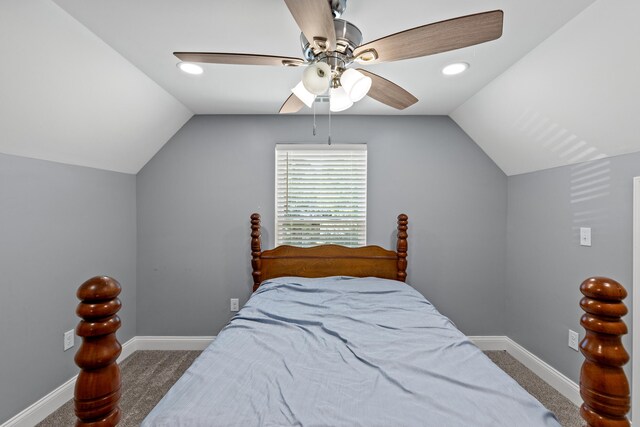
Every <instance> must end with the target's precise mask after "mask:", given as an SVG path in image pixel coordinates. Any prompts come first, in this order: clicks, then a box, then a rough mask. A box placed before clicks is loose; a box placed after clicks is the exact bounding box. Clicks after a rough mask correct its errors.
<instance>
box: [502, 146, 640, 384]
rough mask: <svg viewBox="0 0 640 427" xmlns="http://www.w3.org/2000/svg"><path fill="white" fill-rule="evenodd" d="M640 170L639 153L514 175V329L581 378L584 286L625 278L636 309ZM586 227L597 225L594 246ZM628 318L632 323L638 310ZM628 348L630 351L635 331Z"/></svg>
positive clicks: (510, 316)
mask: <svg viewBox="0 0 640 427" xmlns="http://www.w3.org/2000/svg"><path fill="white" fill-rule="evenodd" d="M638 175H640V153H635V154H630V155H626V156H620V157H612V158H608V159H605V160H599V161H595V162H590V163H583V164H579V165H575V166H567V167H561V168H556V169H550V170H545V171H541V172H535V173H529V174H525V175H518V176H512V177H509V179H508V203H509V210H508V243H507V301H506V307H507V309H506V319H505V320H506V326H507V334H508V336H509V337H511V338H512V339H514V340H515V341H516V342H518V343H519V344H520V345H522V346H524V347H526V348H527V349H528V350H529V351H531V352H533V353H534V354H536V355H537V356H538V357H540V358H542V359H543V360H544V361H545V362H547V363H549V364H550V365H552V366H553V367H555V368H556V369H558V370H559V371H561V372H562V373H564V374H565V375H567V376H569V377H570V378H571V379H572V380H574V381H576V382H577V381H578V378H579V372H580V366H581V364H582V360H583V357H582V355H581V354H580V353H578V352H576V351H574V350H571V349H570V348H569V347H568V346H567V333H568V329H569V328H571V329H573V330H574V331H578V332H580V338H581V339H582V337H583V336H584V330H583V328H582V327H580V324H579V319H580V316H581V313H582V311H581V310H580V308H579V306H578V301H579V300H580V297H581V294H580V291H579V286H580V283H582V281H583V280H584V279H586V278H587V277H590V276H595V275H597V276H608V277H611V278H613V279H615V280H618V281H619V282H621V283H622V284H623V285H625V286H626V288H627V290H628V291H629V294H630V296H629V297H628V298H627V301H626V303H627V305H628V306H629V307H630V306H631V300H632V298H631V287H632V281H631V279H632V227H633V224H632V213H633V205H632V200H633V177H634V176H638ZM580 227H591V229H592V246H591V247H583V246H580V245H579V228H580ZM625 321H626V322H627V325H628V326H629V327H630V326H631V315H628V316H627V317H626V318H625ZM625 346H626V347H627V349H629V350H631V333H630V334H629V335H627V338H626V340H625ZM628 368H630V366H628Z"/></svg>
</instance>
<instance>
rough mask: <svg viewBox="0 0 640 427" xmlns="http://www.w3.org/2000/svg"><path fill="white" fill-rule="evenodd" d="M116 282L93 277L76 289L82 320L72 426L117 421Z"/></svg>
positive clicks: (118, 348)
mask: <svg viewBox="0 0 640 427" xmlns="http://www.w3.org/2000/svg"><path fill="white" fill-rule="evenodd" d="M121 289H122V288H121V287H120V284H119V283H118V282H117V281H116V280H114V279H112V278H110V277H93V278H91V279H89V280H87V281H86V282H84V283H83V284H82V285H81V286H80V287H79V288H78V292H77V294H76V295H77V297H78V299H79V300H80V303H79V304H78V307H77V309H76V313H77V315H78V316H79V317H80V318H81V319H82V320H80V323H78V326H77V327H76V333H77V334H78V336H80V337H82V344H81V345H80V348H79V349H78V352H77V353H76V357H75V361H76V365H78V367H79V368H80V373H79V374H78V379H77V380H76V386H75V394H74V406H75V411H76V416H77V417H78V420H77V422H76V426H87V427H88V426H100V427H111V426H115V425H117V424H118V422H119V421H120V408H119V407H118V402H119V400H120V367H119V366H118V364H117V363H116V359H117V358H118V356H119V355H120V352H121V351H122V346H121V345H120V343H119V342H118V339H117V338H116V331H117V330H118V328H120V318H119V317H118V315H117V314H116V313H117V312H118V311H119V310H120V307H121V306H122V303H121V302H120V299H118V295H119V294H120V291H121Z"/></svg>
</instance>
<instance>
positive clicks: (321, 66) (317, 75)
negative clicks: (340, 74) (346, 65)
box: [302, 62, 331, 95]
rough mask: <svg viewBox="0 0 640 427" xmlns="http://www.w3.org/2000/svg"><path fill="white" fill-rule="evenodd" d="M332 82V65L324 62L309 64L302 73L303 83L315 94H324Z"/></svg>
mask: <svg viewBox="0 0 640 427" xmlns="http://www.w3.org/2000/svg"><path fill="white" fill-rule="evenodd" d="M330 83H331V67H330V66H329V64H325V63H324V62H316V63H315V64H312V65H309V66H308V67H307V69H306V70H304V73H302V84H303V85H304V87H305V89H307V90H308V91H309V92H311V93H312V94H314V95H322V94H323V93H325V92H326V91H327V89H329V84H330Z"/></svg>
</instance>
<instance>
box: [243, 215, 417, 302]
mask: <svg viewBox="0 0 640 427" xmlns="http://www.w3.org/2000/svg"><path fill="white" fill-rule="evenodd" d="M408 223H409V221H408V217H407V216H406V215H405V214H400V215H398V238H397V239H398V241H397V245H396V250H395V251H391V250H387V249H383V248H381V247H380V246H362V247H359V248H348V247H346V246H339V245H321V246H313V247H310V248H300V247H296V246H288V245H283V246H278V247H276V248H274V249H270V250H266V251H262V248H261V243H260V215H259V214H257V213H254V214H253V215H251V266H252V267H253V273H252V275H253V290H254V291H255V290H256V289H258V287H259V286H260V284H261V283H262V282H264V281H265V280H269V279H273V278H276V277H285V276H297V277H329V276H355V277H380V278H383V279H393V280H400V281H402V282H404V280H405V279H406V277H407V228H408V227H407V224H408Z"/></svg>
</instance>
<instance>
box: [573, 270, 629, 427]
mask: <svg viewBox="0 0 640 427" xmlns="http://www.w3.org/2000/svg"><path fill="white" fill-rule="evenodd" d="M580 292H582V294H583V295H584V298H582V300H580V307H582V309H583V310H584V311H585V314H583V315H582V318H581V319H580V324H581V325H582V326H583V327H584V329H585V330H586V334H585V337H584V339H583V340H582V342H581V343H580V351H581V352H582V354H583V355H584V357H585V358H586V360H585V361H584V363H583V364H582V369H581V371H580V395H581V396H582V399H583V400H584V404H583V405H582V407H581V408H580V414H581V415H582V418H584V420H585V421H586V422H587V426H589V427H628V426H630V424H629V420H627V417H626V414H627V412H629V407H630V397H629V382H628V380H627V377H626V375H625V373H624V370H623V369H622V366H624V364H625V363H627V362H628V361H629V354H628V353H627V351H626V350H625V349H624V346H623V345H622V340H621V337H622V335H624V334H626V333H627V325H625V323H624V322H623V321H622V319H621V317H622V316H624V315H625V314H627V307H626V306H625V305H624V303H623V302H622V300H623V299H625V298H626V296H627V291H626V290H625V289H624V287H623V286H622V285H621V284H620V283H618V282H616V281H615V280H612V279H608V278H606V277H591V278H589V279H587V280H585V281H584V282H582V284H581V285H580Z"/></svg>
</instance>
